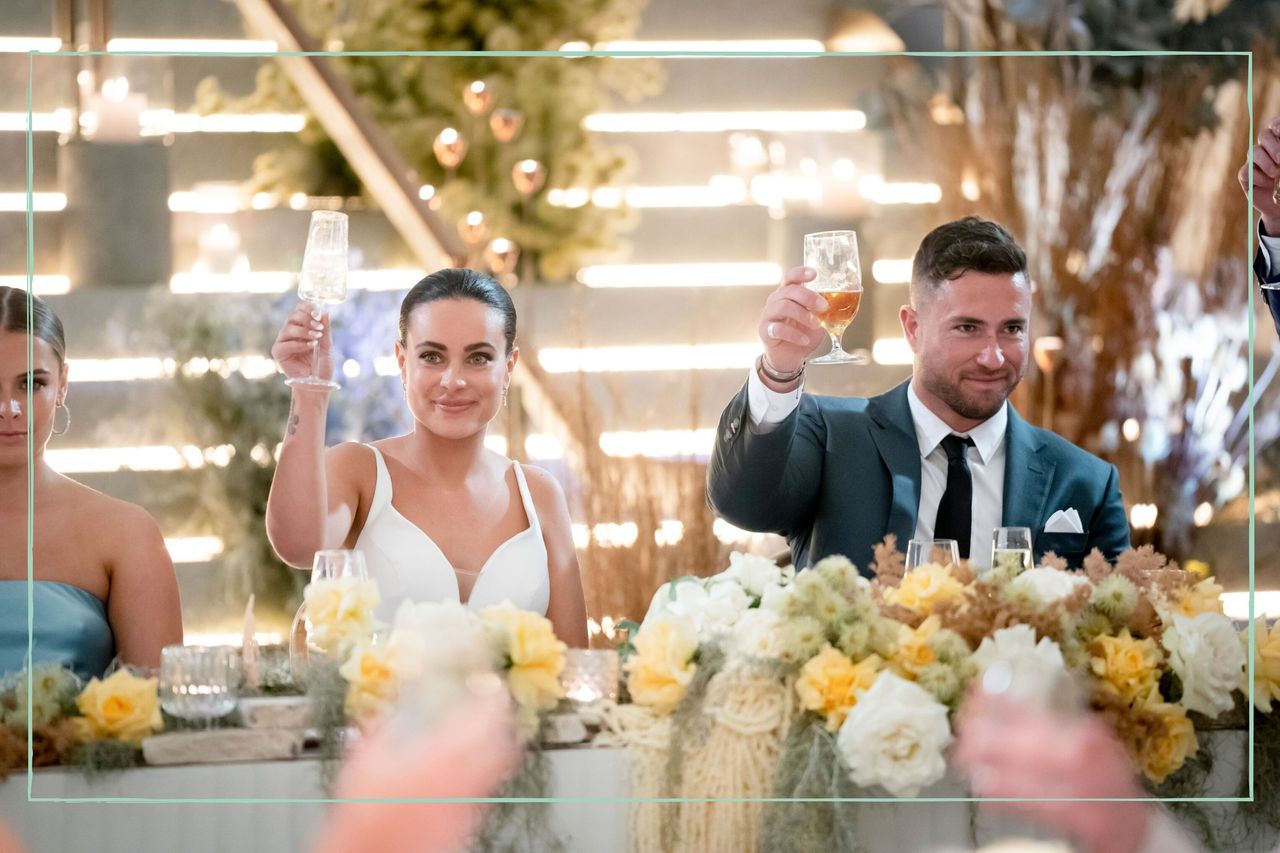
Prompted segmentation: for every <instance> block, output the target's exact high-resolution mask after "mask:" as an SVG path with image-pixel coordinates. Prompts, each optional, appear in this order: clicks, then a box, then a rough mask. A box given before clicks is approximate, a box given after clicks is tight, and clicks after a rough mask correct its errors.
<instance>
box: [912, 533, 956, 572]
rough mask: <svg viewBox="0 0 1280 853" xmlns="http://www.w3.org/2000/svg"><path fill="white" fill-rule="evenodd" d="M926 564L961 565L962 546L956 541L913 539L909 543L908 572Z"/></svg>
mask: <svg viewBox="0 0 1280 853" xmlns="http://www.w3.org/2000/svg"><path fill="white" fill-rule="evenodd" d="M926 563H937V564H938V565H940V566H958V565H960V544H959V543H958V542H956V540H954V539H912V540H911V541H910V542H908V543H907V571H911V570H912V569H914V568H916V567H917V566H923V565H925V564H926Z"/></svg>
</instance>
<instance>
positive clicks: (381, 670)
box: [338, 644, 399, 722]
mask: <svg viewBox="0 0 1280 853" xmlns="http://www.w3.org/2000/svg"><path fill="white" fill-rule="evenodd" d="M390 657H391V651H390V649H389V648H388V647H386V646H371V645H367V644H362V645H359V646H356V648H355V650H354V651H352V653H351V656H350V657H349V658H347V660H346V662H345V663H344V664H343V665H342V667H341V668H340V669H339V670H338V672H339V673H341V675H342V677H343V678H345V679H346V680H347V700H346V709H347V713H348V714H350V715H351V716H352V717H355V718H356V719H357V720H360V721H362V722H363V721H369V720H372V719H376V718H378V717H381V716H384V715H385V714H386V713H387V712H389V711H390V710H391V708H392V706H393V705H394V704H395V701H396V696H397V695H398V693H399V681H398V679H397V678H396V674H395V672H394V670H393V669H392V666H391V661H390Z"/></svg>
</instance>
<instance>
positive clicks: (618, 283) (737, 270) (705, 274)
mask: <svg viewBox="0 0 1280 853" xmlns="http://www.w3.org/2000/svg"><path fill="white" fill-rule="evenodd" d="M781 280H782V268H781V267H780V266H778V265H777V264H774V263H723V264H716V263H705V264H605V265H600V266H590V267H583V268H582V269H581V270H579V271H578V281H580V282H581V283H583V284H585V285H586V286H587V287H755V286H760V287H763V286H769V287H772V286H774V285H776V284H777V283H778V282H779V281H781Z"/></svg>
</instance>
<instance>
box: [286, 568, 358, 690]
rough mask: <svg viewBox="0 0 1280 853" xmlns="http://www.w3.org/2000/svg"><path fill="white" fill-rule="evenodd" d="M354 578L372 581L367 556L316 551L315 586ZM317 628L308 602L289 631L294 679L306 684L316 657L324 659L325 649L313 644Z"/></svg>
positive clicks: (296, 614) (313, 581)
mask: <svg viewBox="0 0 1280 853" xmlns="http://www.w3.org/2000/svg"><path fill="white" fill-rule="evenodd" d="M342 578H351V579H352V580H356V581H367V580H369V569H368V566H367V564H366V563H365V561H364V554H362V553H361V552H359V551H353V550H347V549H345V548H333V549H326V550H322V551H316V553H315V557H314V558H313V560H312V564H311V585H315V584H317V583H323V582H325V581H331V580H340V579H342ZM313 632H314V625H313V624H312V623H311V618H310V616H309V614H308V613H307V602H306V601H305V599H304V600H303V602H302V603H301V604H299V605H298V611H297V613H295V614H294V617H293V625H292V626H291V627H290V629H289V665H290V667H291V669H292V670H293V674H294V678H295V679H297V680H298V681H304V680H305V678H306V675H307V670H308V668H309V667H310V665H311V664H312V662H313V661H312V658H316V657H324V656H325V653H324V651H323V650H321V649H319V648H317V647H316V646H315V645H314V643H313V642H312V634H313Z"/></svg>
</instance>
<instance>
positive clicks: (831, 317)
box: [804, 231, 866, 364]
mask: <svg viewBox="0 0 1280 853" xmlns="http://www.w3.org/2000/svg"><path fill="white" fill-rule="evenodd" d="M804 265H805V266H806V267H812V268H813V269H814V270H816V271H817V275H816V276H814V279H813V281H810V282H808V283H807V284H806V285H805V286H806V287H808V288H809V289H810V290H812V291H814V292H816V293H817V294H818V295H819V296H821V297H822V298H823V299H825V300H826V301H827V310H826V311H824V312H823V313H822V314H821V315H819V317H818V319H819V320H820V321H821V323H822V328H824V329H826V330H827V334H828V335H830V336H831V352H829V353H827V354H826V355H824V356H822V357H821V358H815V359H812V360H811V361H810V362H809V363H810V364H846V363H847V364H857V363H859V362H865V361H866V359H865V358H863V357H862V356H860V355H853V354H851V353H847V352H845V351H844V348H843V347H841V346H840V336H841V335H843V334H844V330H845V329H846V328H847V327H848V325H849V324H850V323H851V322H853V318H854V317H856V316H857V315H858V307H859V306H860V305H861V303H862V267H861V266H860V265H859V263H858V235H857V234H856V233H854V232H853V231H821V232H818V233H816V234H806V235H804Z"/></svg>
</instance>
